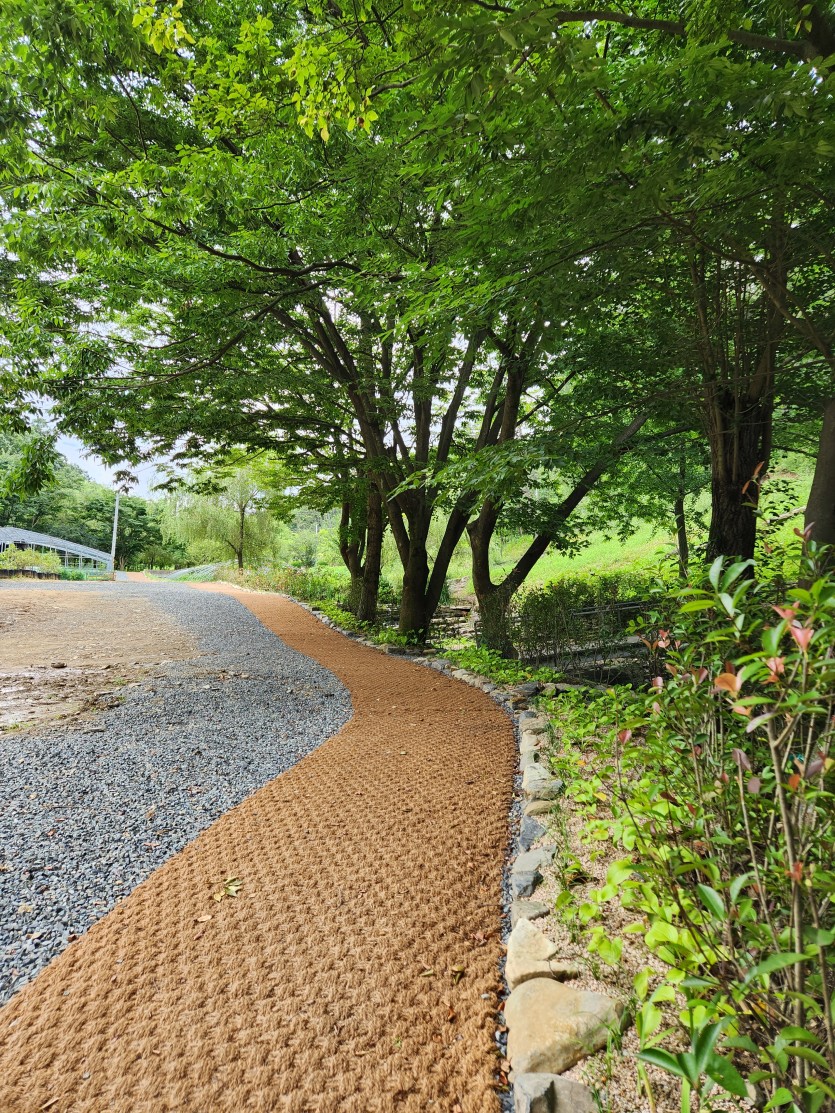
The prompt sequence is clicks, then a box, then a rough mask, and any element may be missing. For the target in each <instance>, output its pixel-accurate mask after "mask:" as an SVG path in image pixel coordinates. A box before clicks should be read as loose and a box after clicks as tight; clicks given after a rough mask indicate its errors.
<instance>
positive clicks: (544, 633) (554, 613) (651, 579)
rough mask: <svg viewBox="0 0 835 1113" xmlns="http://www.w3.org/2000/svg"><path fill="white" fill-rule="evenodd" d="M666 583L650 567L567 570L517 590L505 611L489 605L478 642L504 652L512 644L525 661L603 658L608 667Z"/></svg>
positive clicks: (565, 663)
mask: <svg viewBox="0 0 835 1113" xmlns="http://www.w3.org/2000/svg"><path fill="white" fill-rule="evenodd" d="M662 589H663V585H662V583H661V581H660V579H659V576H658V575H657V574H651V573H648V572H617V573H612V574H603V575H593V576H563V577H560V578H559V579H557V580H554V581H552V582H551V583H548V584H545V585H544V586H542V587H533V588H528V589H525V590H522V591H520V592H518V593H517V594H516V595H515V596H514V597H513V599H512V600H511V602H510V605H509V607H508V608H507V609H506V611H503V610H501V609H500V608H499V607H498V606H493V607H490V606H486V607H485V608H484V609H483V611H482V614H481V615H480V616H479V617H480V623H479V636H478V640H479V644H482V645H485V646H489V647H490V648H494V649H499V650H501V651H503V652H505V653H509V652H510V647H511V646H512V647H513V652H515V653H516V654H517V655H518V656H519V657H520V658H522V659H523V660H525V661H530V662H535V663H536V664H540V663H541V662H543V661H549V662H552V663H553V664H554V665H555V666H556V667H558V668H561V669H572V668H578V667H579V666H580V665H581V664H582V665H583V666H585V667H586V668H588V666H589V662H590V661H591V662H592V663H593V662H594V661H595V659H599V661H598V664H599V670H600V671H603V670H604V669H605V667H606V666H607V665H610V664H611V663H612V660H613V656H612V649H613V646H616V645H617V644H618V643H623V641H624V639H625V636H626V632H627V627H628V625H629V623H630V621H631V620H632V619H634V618H635V616H636V615H637V614H638V613H640V610H641V609H644V610H646V609H649V607H650V605H651V604H650V601H651V599H652V597H653V596H654V595H657V594H658V592H659V591H660V590H662Z"/></svg>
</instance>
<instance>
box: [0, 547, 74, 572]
mask: <svg viewBox="0 0 835 1113" xmlns="http://www.w3.org/2000/svg"><path fill="white" fill-rule="evenodd" d="M63 567H64V566H63V564H62V563H61V558H60V557H59V556H58V554H57V553H55V552H51V551H47V552H45V553H39V552H38V551H37V550H35V549H16V548H12V547H10V548H8V549H5V550H4V551H3V552H2V553H0V568H19V569H26V568H30V569H33V570H34V571H36V572H51V573H53V574H55V575H58V574H59V573H60V572H61V570H62V569H63Z"/></svg>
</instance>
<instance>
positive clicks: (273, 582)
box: [217, 568, 351, 606]
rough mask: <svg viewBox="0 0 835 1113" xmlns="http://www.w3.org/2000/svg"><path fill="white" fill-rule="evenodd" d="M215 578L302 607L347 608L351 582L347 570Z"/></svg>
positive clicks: (233, 573) (230, 573) (228, 572)
mask: <svg viewBox="0 0 835 1113" xmlns="http://www.w3.org/2000/svg"><path fill="white" fill-rule="evenodd" d="M217 578H218V579H222V580H229V581H231V582H232V583H240V584H243V585H244V586H245V587H252V588H255V590H256V591H280V592H282V593H284V594H285V595H292V596H293V598H294V599H300V600H301V601H302V602H303V603H315V602H320V601H336V602H340V603H341V604H343V605H345V606H347V604H348V601H349V595H350V591H351V578H350V576H349V575H348V572H347V570H346V571H345V572H341V571H338V570H334V569H329V568H327V569H325V568H323V569H317V568H269V569H264V570H260V571H256V570H253V569H245V570H244V571H243V572H239V571H238V570H237V569H229V568H222V569H220V570H219V571H218V573H217Z"/></svg>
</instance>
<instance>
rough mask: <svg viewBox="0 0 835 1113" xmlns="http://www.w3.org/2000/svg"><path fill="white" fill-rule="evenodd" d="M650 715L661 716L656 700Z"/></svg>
mask: <svg viewBox="0 0 835 1113" xmlns="http://www.w3.org/2000/svg"><path fill="white" fill-rule="evenodd" d="M652 713H653V715H660V714H661V704H660V703H659V702H658V700H656V701H655V703H653V705H652Z"/></svg>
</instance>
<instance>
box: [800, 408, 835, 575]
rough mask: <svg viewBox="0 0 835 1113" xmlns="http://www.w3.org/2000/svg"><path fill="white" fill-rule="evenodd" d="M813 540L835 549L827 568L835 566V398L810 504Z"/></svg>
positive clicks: (825, 424) (828, 411) (808, 525)
mask: <svg viewBox="0 0 835 1113" xmlns="http://www.w3.org/2000/svg"><path fill="white" fill-rule="evenodd" d="M806 528H807V529H808V530H809V540H810V541H815V542H817V544H819V545H831V546H833V547H834V548H833V549H832V550H830V552H829V553H828V554H827V555H826V557H825V561H824V563H825V566H826V567H832V565H833V564H835V398H833V399H832V400H831V401H830V402H829V403H828V405H827V407H826V409H825V410H824V413H823V426H822V428H821V439H820V448H819V449H818V457H817V462H816V463H815V475H814V478H813V480H812V489H811V491H810V492H809V501H808V503H807V504H806Z"/></svg>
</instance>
